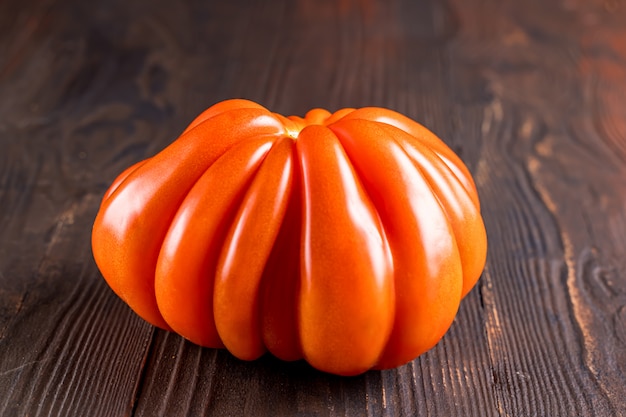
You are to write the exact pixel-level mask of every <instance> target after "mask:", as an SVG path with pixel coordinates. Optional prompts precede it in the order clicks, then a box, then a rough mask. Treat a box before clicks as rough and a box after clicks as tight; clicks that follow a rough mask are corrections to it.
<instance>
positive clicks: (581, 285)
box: [0, 0, 626, 417]
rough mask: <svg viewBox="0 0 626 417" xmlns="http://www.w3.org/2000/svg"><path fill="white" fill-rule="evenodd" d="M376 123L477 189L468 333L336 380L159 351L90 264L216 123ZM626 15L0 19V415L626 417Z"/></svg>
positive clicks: (579, 4) (192, 14)
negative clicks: (430, 151) (458, 166)
mask: <svg viewBox="0 0 626 417" xmlns="http://www.w3.org/2000/svg"><path fill="white" fill-rule="evenodd" d="M232 97H245V98H248V99H252V100H255V101H258V102H260V103H261V104H263V105H265V106H267V107H269V108H270V109H272V110H273V111H277V112H281V113H285V114H297V115H302V114H304V113H305V112H306V111H307V110H308V109H310V108H312V107H325V108H328V109H330V110H336V109H338V108H340V107H344V106H347V107H359V106H366V105H367V106H370V105H374V106H384V107H389V108H392V109H394V110H397V111H399V112H401V113H404V114H406V115H408V116H410V117H412V118H414V119H416V120H418V121H420V122H422V123H423V124H425V125H426V126H428V127H429V128H431V129H432V130H433V131H435V132H436V133H437V134H438V135H439V136H440V137H441V138H442V139H443V140H444V141H446V142H447V143H448V144H449V145H450V146H451V147H452V148H453V149H454V150H455V151H457V152H458V153H459V155H460V156H461V158H462V159H463V160H464V161H465V162H466V164H467V165H468V167H469V168H470V170H471V171H472V173H473V175H474V176H475V180H476V182H477V186H478V190H479V194H480V196H481V201H482V210H483V215H484V219H485V223H486V227H487V232H488V236H489V243H490V249H489V256H488V262H487V266H486V269H485V272H484V274H483V276H482V278H481V280H480V281H479V283H478V285H477V286H476V288H475V289H474V290H473V291H472V292H471V293H470V294H469V296H468V297H467V298H466V299H465V300H464V301H463V304H462V306H461V309H460V311H459V314H458V316H457V318H456V321H455V323H454V324H453V326H452V328H451V329H450V331H449V332H448V333H447V334H446V336H445V337H444V338H443V340H442V341H441V342H440V343H439V344H438V345H437V346H436V347H435V348H434V349H432V350H431V351H430V352H428V353H426V354H424V355H422V356H421V357H420V358H418V359H416V360H415V361H413V362H411V363H409V364H408V365H405V366H402V367H400V368H398V369H394V370H388V371H384V372H374V371H372V372H368V373H366V374H364V375H361V376H358V377H352V378H342V377H336V376H332V375H327V374H323V373H320V372H317V371H315V370H312V369H311V368H309V367H308V366H307V365H306V364H303V363H295V364H285V363H281V362H279V361H278V360H276V359H273V358H271V357H264V358H262V359H261V360H259V361H255V362H250V363H247V362H241V361H238V360H236V359H234V358H233V357H232V356H230V355H229V354H228V353H227V352H225V351H216V350H211V349H201V348H199V347H197V346H194V345H192V344H190V343H188V342H185V341H184V340H183V339H182V338H180V337H178V336H176V335H174V334H169V333H166V332H163V331H160V330H155V329H154V328H152V327H151V326H150V325H148V324H146V323H145V322H143V321H142V320H141V319H139V318H138V317H137V316H135V315H134V313H132V312H131V310H130V309H129V308H127V307H126V306H125V305H124V304H123V302H121V301H120V300H119V299H118V298H117V297H116V296H115V295H114V294H113V292H112V291H110V290H109V289H108V287H107V285H106V284H105V282H104V280H103V279H102V277H101V276H100V273H99V272H98V270H97V268H96V266H95V264H94V262H93V259H92V256H91V249H90V232H91V224H92V222H93V219H94V217H95V214H96V211H97V209H98V206H99V202H100V199H101V197H102V194H103V193H104V191H105V189H106V188H107V187H108V185H109V184H110V182H111V181H112V180H113V179H114V178H115V177H116V176H117V174H118V173H119V172H121V171H122V170H123V169H124V168H125V167H127V166H129V165H130V164H131V163H133V162H135V161H137V160H140V159H143V158H145V157H148V156H151V155H153V154H155V153H156V152H158V151H159V150H160V149H162V148H163V147H164V146H166V145H167V144H168V143H169V142H171V141H172V140H173V139H175V138H176V137H177V135H178V134H179V133H180V132H181V131H182V130H183V129H184V127H185V126H186V124H187V123H189V122H190V121H191V120H192V119H193V118H194V117H195V116H196V115H197V114H198V113H199V112H200V111H202V110H203V109H205V108H206V107H208V106H210V105H211V104H214V103H215V102H217V101H220V100H223V99H226V98H232ZM625 236H626V4H625V3H624V2H622V1H619V0H610V1H601V0H553V1H543V0H528V1H515V0H450V1H436V0H419V1H409V0H405V1H400V0H389V1H385V0H340V1H318V0H296V1H291V0H268V1H261V0H258V1H252V0H232V1H228V2H226V1H222V2H219V1H199V0H198V1H191V0H181V1H177V2H173V1H163V0H138V1H130V0H124V1H122V0H119V1H117V0H110V1H97V2H87V1H78V0H41V1H37V0H2V1H0V415H2V416H43V415H45V416H158V415H165V416H182V415H190V416H201V415H250V416H253V415H254V416H256V415H272V416H276V415H299V416H316V415H332V416H335V415H348V416H364V415H369V416H378V415H386V416H400V415H406V416H410V415H420V416H421V415H430V416H481V417H482V416H592V415H593V416H622V415H626V401H625V398H626V374H625V373H626V307H625V306H626V237H625Z"/></svg>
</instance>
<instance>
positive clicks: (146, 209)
mask: <svg viewBox="0 0 626 417" xmlns="http://www.w3.org/2000/svg"><path fill="white" fill-rule="evenodd" d="M92 248H93V253H94V258H95V260H96V263H97V265H98V267H99V268H100V270H101V272H102V274H103V276H104V278H105V279H106V281H107V282H108V284H109V285H110V287H111V288H112V289H113V290H114V291H115V292H116V293H117V294H118V295H119V296H120V297H121V298H122V299H123V300H124V301H125V302H126V303H127V304H128V305H129V306H130V307H131V308H132V309H133V310H134V311H135V312H136V313H137V314H138V315H140V316H141V317H143V318H144V319H145V320H146V321H148V322H149V323H151V324H153V325H155V326H158V327H161V328H163V329H167V330H172V331H175V332H177V333H179V334H180V335H182V336H183V337H185V338H187V339H189V340H190V341H192V342H194V343H196V344H199V345H202V346H207V347H215V348H222V347H225V348H227V349H228V350H229V351H230V352H231V353H233V354H234V355H235V356H237V357H238V358H241V359H245V360H252V359H255V358H258V357H259V356H260V355H262V354H263V353H264V352H265V351H267V350H269V351H270V352H271V353H272V354H274V355H275V356H277V357H279V358H281V359H284V360H297V359H301V358H304V359H305V360H306V361H308V362H309V363H310V364H311V365H312V366H314V367H315V368H317V369H320V370H322V371H325V372H330V373H334V374H339V375H355V374H359V373H362V372H365V371H367V370H368V369H372V368H373V369H387V368H391V367H396V366H399V365H402V364H404V363H406V362H408V361H410V360H412V359H414V358H415V357H417V356H418V355H420V354H422V353H423V352H425V351H427V350H428V349H430V348H431V347H433V346H434V345H435V344H436V343H437V342H438V341H439V340H440V339H441V337H442V336H443V335H444V333H445V332H446V331H447V329H448V328H449V327H450V325H451V323H452V321H453V319H454V317H455V315H456V312H457V310H458V307H459V303H460V301H461V299H462V298H463V297H464V296H465V295H466V294H467V293H468V292H469V291H470V290H471V288H472V287H473V286H474V285H475V283H476V281H477V279H478V278H479V276H480V274H481V272H482V269H483V267H484V264H485V258H486V252H487V240H486V233H485V229H484V225H483V221H482V218H481V216H480V203H479V200H478V194H477V192H476V186H475V184H474V182H473V180H472V178H471V175H470V173H469V171H468V170H467V168H466V167H465V166H464V165H463V163H462V162H461V160H460V159H459V158H458V156H457V155H455V154H454V152H452V151H451V150H450V149H449V148H448V147H447V146H446V145H445V143H444V142H442V141H441V140H440V139H439V138H437V137H436V136H435V135H434V134H433V133H432V132H430V131H429V130H428V129H426V128H425V127H423V126H422V125H420V124H418V123H416V122H414V121H412V120H411V119H409V118H407V117H405V116H402V115H400V114H398V113H396V112H393V111H391V110H386V109H381V108H362V109H341V110H339V111H337V112H335V113H330V112H328V111H326V110H323V109H313V110H311V111H310V112H309V113H307V114H306V115H305V116H304V117H298V116H289V117H285V116H282V115H279V114H276V113H271V112H270V111H268V110H267V109H265V108H264V107H262V106H260V105H258V104H256V103H253V102H250V101H247V100H227V101H224V102H221V103H218V104H216V105H214V106H212V107H210V108H209V109H207V110H206V111H204V112H203V113H202V114H200V115H199V116H198V117H197V118H196V119H195V120H194V121H193V122H192V123H191V124H190V125H189V127H188V128H187V129H186V130H185V131H184V132H183V133H182V134H181V136H180V137H179V139H177V140H176V141H174V142H173V143H172V144H171V145H170V146H168V147H167V148H165V149H164V150H163V151H162V152H160V153H159V154H157V155H155V156H153V157H151V158H149V159H146V160H144V161H140V162H138V163H136V164H135V165H133V166H131V167H130V168H128V169H126V170H125V171H124V172H122V173H121V174H120V176H119V177H118V178H117V179H116V180H115V181H114V182H113V184H112V185H111V187H110V188H109V190H107V192H106V193H105V195H104V198H103V201H102V205H101V207H100V211H99V213H98V215H97V217H96V219H95V222H94V227H93V233H92Z"/></svg>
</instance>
